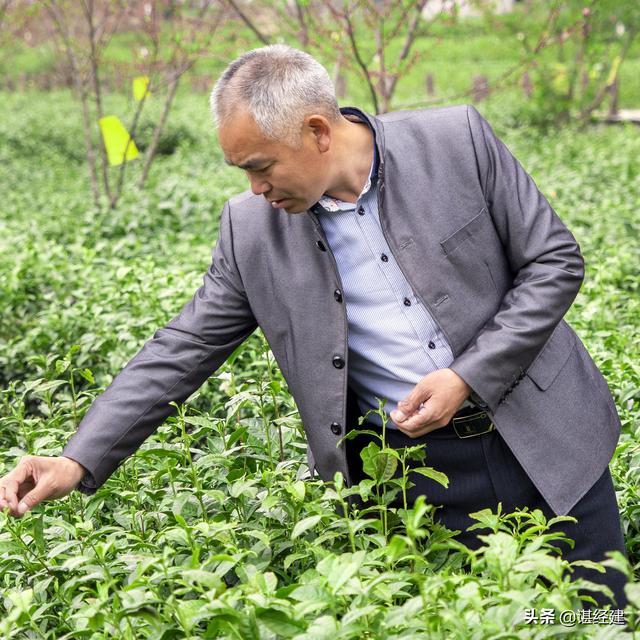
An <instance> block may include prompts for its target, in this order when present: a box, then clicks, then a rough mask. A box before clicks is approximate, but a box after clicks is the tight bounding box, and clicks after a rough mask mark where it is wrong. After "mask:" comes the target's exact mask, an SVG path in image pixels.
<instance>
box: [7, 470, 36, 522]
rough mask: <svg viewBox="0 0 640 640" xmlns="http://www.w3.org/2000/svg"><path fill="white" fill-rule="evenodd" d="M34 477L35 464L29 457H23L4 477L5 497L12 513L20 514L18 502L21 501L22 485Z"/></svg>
mask: <svg viewBox="0 0 640 640" xmlns="http://www.w3.org/2000/svg"><path fill="white" fill-rule="evenodd" d="M32 478H33V466H32V465H31V462H30V459H29V458H22V459H21V460H20V462H19V463H18V464H17V465H16V467H15V469H13V470H12V471H10V472H9V473H8V474H7V475H6V476H5V477H4V481H3V484H4V487H5V492H4V499H5V501H6V502H7V504H8V506H9V508H10V509H11V515H14V516H15V515H18V502H19V501H20V496H19V492H20V488H21V485H22V484H23V483H24V482H25V481H26V480H27V479H32Z"/></svg>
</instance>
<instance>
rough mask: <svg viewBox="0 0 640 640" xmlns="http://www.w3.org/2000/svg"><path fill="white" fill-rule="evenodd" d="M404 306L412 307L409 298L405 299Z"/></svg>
mask: <svg viewBox="0 0 640 640" xmlns="http://www.w3.org/2000/svg"><path fill="white" fill-rule="evenodd" d="M404 306H405V307H410V306H411V300H409V298H405V299H404Z"/></svg>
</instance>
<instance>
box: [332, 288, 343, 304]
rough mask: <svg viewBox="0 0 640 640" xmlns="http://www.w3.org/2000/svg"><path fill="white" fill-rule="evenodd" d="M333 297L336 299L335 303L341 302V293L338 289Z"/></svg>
mask: <svg viewBox="0 0 640 640" xmlns="http://www.w3.org/2000/svg"><path fill="white" fill-rule="evenodd" d="M333 297H334V298H335V299H336V302H342V291H340V289H336V290H335V291H334V292H333Z"/></svg>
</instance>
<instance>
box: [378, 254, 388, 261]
mask: <svg viewBox="0 0 640 640" xmlns="http://www.w3.org/2000/svg"><path fill="white" fill-rule="evenodd" d="M380 260H382V262H388V261H389V258H388V257H387V254H386V253H383V254H382V255H381V256H380Z"/></svg>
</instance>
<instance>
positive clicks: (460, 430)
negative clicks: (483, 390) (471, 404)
mask: <svg viewBox="0 0 640 640" xmlns="http://www.w3.org/2000/svg"><path fill="white" fill-rule="evenodd" d="M486 417H487V412H486V411H479V412H478V413H473V414H471V415H469V416H462V417H460V418H453V428H454V429H455V432H456V435H457V436H458V438H473V437H474V436H481V435H482V434H484V433H489V432H490V431H493V430H494V429H495V428H496V425H495V424H493V422H490V423H489V426H488V427H486V428H485V429H484V430H483V431H478V430H477V429H474V428H473V421H474V420H477V419H478V418H480V419H482V418H486ZM467 423H469V424H467Z"/></svg>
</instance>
